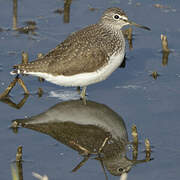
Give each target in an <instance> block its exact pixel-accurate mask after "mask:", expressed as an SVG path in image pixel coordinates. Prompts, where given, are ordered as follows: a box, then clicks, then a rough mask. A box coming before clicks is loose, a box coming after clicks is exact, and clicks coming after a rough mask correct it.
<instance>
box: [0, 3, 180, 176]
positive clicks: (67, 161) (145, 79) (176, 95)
mask: <svg viewBox="0 0 180 180" xmlns="http://www.w3.org/2000/svg"><path fill="white" fill-rule="evenodd" d="M63 3H64V1H61V0H56V1H49V0H38V1H19V2H18V27H22V26H24V23H25V22H26V21H29V20H32V21H35V22H36V23H37V28H38V29H37V30H36V33H37V35H36V36H35V35H32V34H20V33H18V32H15V31H13V30H12V17H13V11H12V6H13V4H12V1H1V2H0V27H1V28H2V29H3V30H4V31H2V32H0V92H3V90H4V89H5V88H6V87H7V86H8V85H9V83H10V82H11V81H12V79H13V77H12V76H11V75H10V74H9V72H10V71H11V67H12V66H13V65H14V64H17V63H20V61H21V53H22V51H25V52H28V54H29V59H34V58H36V57H37V54H38V53H40V52H41V53H47V52H48V51H49V50H50V49H52V48H54V47H55V46H56V45H57V44H58V43H60V42H61V41H62V40H63V39H65V38H66V37H67V36H68V35H69V34H70V33H71V32H74V31H76V30H78V29H80V28H82V27H84V26H86V25H89V24H92V23H95V22H96V21H97V20H98V18H99V17H100V16H101V14H102V12H103V11H104V10H105V9H106V8H108V7H112V6H117V7H121V8H122V9H124V10H125V11H126V12H127V14H128V16H129V19H131V20H133V21H135V22H137V23H139V24H143V25H146V26H149V27H150V28H151V29H152V30H151V31H150V32H149V31H145V30H143V29H138V28H133V34H134V36H133V37H134V39H133V49H132V50H129V49H128V44H127V48H126V57H127V62H126V67H125V68H123V69H122V68H120V69H118V70H116V72H114V73H113V74H112V75H111V77H109V78H108V79H107V80H106V81H103V82H101V83H98V84H95V85H92V86H89V87H88V89H87V93H88V99H90V100H93V101H95V102H97V103H101V104H105V105H107V106H108V107H109V108H110V109H112V110H113V111H114V112H116V113H117V114H119V116H121V117H122V118H123V120H124V123H125V125H126V128H127V132H128V134H129V139H130V140H131V126H132V125H133V124H135V125H136V126H137V129H138V132H139V140H140V142H141V144H140V149H139V159H142V158H143V157H144V156H145V154H144V153H143V151H144V144H143V143H144V140H145V138H148V139H149V140H150V143H151V145H152V146H153V149H152V150H153V152H152V154H151V156H152V157H153V158H154V160H153V161H150V162H148V163H144V164H139V165H136V166H135V167H133V168H132V170H131V171H130V172H129V173H128V179H129V180H130V179H139V180H141V179H142V180H143V179H147V180H150V179H159V180H164V179H171V180H172V179H173V180H176V179H177V180H178V179H179V166H180V161H179V157H180V152H179V149H180V142H179V137H180V131H179V127H180V122H179V116H180V111H179V109H180V108H179V107H180V91H179V89H180V83H179V81H180V72H179V69H180V63H179V62H180V61H179V59H180V53H179V38H178V37H179V36H180V24H179V23H178V21H179V17H180V12H179V9H180V2H179V1H178V0H174V1H153V0H148V1H142V0H141V1H135V0H131V1H130V0H129V1H126V0H121V1H118V0H109V1H105V0H102V1H95V0H93V1H88V0H86V1H82V0H78V1H73V2H72V4H71V8H70V22H69V23H64V22H63V14H62V15H59V14H55V13H53V11H54V10H56V9H57V8H63V6H64V5H63ZM137 3H138V4H137ZM139 3H140V4H139ZM154 4H161V5H164V6H165V8H155V7H154ZM88 7H95V8H97V9H98V10H95V11H90V10H89V8H88ZM161 34H165V35H167V38H168V42H169V48H170V49H171V50H172V53H170V55H169V58H168V64H167V65H166V66H163V65H162V53H161V52H160V50H161V41H160V35H161ZM153 71H157V72H158V74H160V76H159V77H158V78H157V80H154V79H153V78H152V76H150V74H151V73H152V72H153ZM23 80H24V82H25V84H26V85H27V87H28V89H29V91H30V92H31V95H30V96H29V98H28V99H27V101H26V103H25V104H24V106H23V107H22V108H21V109H15V108H13V107H11V106H9V105H7V104H5V103H3V102H1V103H0V114H1V117H0V121H1V126H0V134H1V135H0V143H1V145H0V147H1V148H0V152H1V153H0V162H1V163H0V177H1V179H11V168H10V165H11V163H12V161H13V160H14V159H15V155H16V150H17V147H18V146H19V145H23V159H24V163H23V176H24V179H26V180H28V179H29V180H30V179H32V178H33V177H32V172H37V173H40V174H42V175H43V174H47V175H48V177H49V179H50V180H53V179H85V178H86V179H92V178H94V179H105V177H104V174H103V172H102V168H101V167H100V164H99V163H98V162H97V161H95V160H89V161H88V162H87V163H86V164H85V165H84V166H83V167H81V168H80V170H78V171H77V172H76V173H71V170H72V169H73V168H74V167H75V166H76V165H77V164H78V163H79V162H80V161H81V160H82V156H80V155H79V154H78V153H77V152H76V151H74V150H72V149H70V148H69V147H67V146H65V145H63V144H61V143H59V142H57V141H56V140H55V139H53V138H51V137H50V136H47V135H44V134H41V133H39V132H36V131H33V130H28V129H23V128H20V129H19V131H18V133H17V134H14V133H13V132H12V130H11V129H10V128H9V127H10V125H11V121H12V120H14V119H21V118H22V119H23V118H25V117H31V116H34V115H38V114H40V113H42V112H45V111H46V110H47V109H49V108H50V107H52V106H53V105H55V104H56V103H58V102H62V101H64V100H68V99H73V98H74V97H76V95H77V94H76V90H75V88H63V87H59V86H56V85H53V84H50V83H48V82H44V83H40V82H38V81H37V78H35V77H30V76H28V77H23ZM39 87H41V88H42V89H43V91H44V95H43V96H42V97H41V98H39V97H38V95H37V94H36V93H37V89H38V88H39ZM52 94H53V95H54V94H56V96H55V97H53V96H52ZM58 94H60V95H61V96H60V97H59V96H58ZM10 95H11V100H13V101H14V102H16V103H18V102H19V101H20V99H22V98H23V90H22V89H21V88H20V87H19V86H18V85H17V86H16V87H15V88H14V89H13V90H12V92H11V94H10ZM65 97H66V98H65ZM108 177H109V179H119V177H116V176H112V175H111V174H110V173H108Z"/></svg>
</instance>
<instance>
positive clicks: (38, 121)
mask: <svg viewBox="0 0 180 180" xmlns="http://www.w3.org/2000/svg"><path fill="white" fill-rule="evenodd" d="M13 124H16V125H19V126H22V127H24V128H28V129H32V130H35V131H39V132H41V133H44V134H48V135H49V136H51V137H53V138H55V139H56V140H57V141H59V142H61V143H63V144H65V145H67V146H68V147H70V148H72V149H74V150H76V151H78V152H79V153H80V154H81V155H82V156H83V157H84V159H83V160H82V161H81V162H80V163H79V164H78V165H77V166H76V167H74V169H73V170H72V171H73V172H75V171H77V170H78V169H79V168H80V167H81V166H82V165H84V164H85V162H86V161H87V160H88V159H89V157H92V155H93V156H94V155H95V159H96V160H98V161H100V163H101V165H102V167H103V169H106V170H108V171H109V172H110V173H111V174H112V175H115V176H120V175H121V174H122V173H125V172H129V170H130V169H131V168H132V166H133V165H135V164H137V163H141V162H147V161H149V160H150V158H148V159H144V160H137V157H136V158H133V160H130V159H129V158H128V157H127V156H126V153H127V145H128V144H129V141H128V134H127V130H126V126H125V123H124V121H123V119H122V118H121V117H120V116H119V115H118V114H117V113H116V112H114V111H113V110H111V109H110V108H109V107H107V106H106V105H103V104H99V103H97V102H93V101H87V104H86V105H84V104H83V102H82V101H81V100H71V101H67V102H61V103H59V104H56V105H55V106H53V107H51V108H50V109H48V110H47V111H46V112H43V113H41V114H39V115H37V116H33V117H31V118H27V119H19V120H14V121H13ZM137 143H138V142H137Z"/></svg>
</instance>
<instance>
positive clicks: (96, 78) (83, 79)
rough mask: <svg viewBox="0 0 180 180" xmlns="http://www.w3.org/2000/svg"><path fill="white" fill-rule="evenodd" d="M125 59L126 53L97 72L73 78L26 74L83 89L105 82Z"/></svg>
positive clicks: (77, 75)
mask: <svg viewBox="0 0 180 180" xmlns="http://www.w3.org/2000/svg"><path fill="white" fill-rule="evenodd" d="M121 53H122V52H121ZM123 59H124V52H123V53H122V54H116V55H113V56H111V57H110V60H109V62H108V64H107V65H106V66H103V67H102V68H100V69H98V70H97V71H95V72H90V73H81V74H76V75H72V76H63V75H59V76H53V75H51V74H47V73H41V72H28V73H26V74H31V75H34V76H39V77H42V78H44V79H46V80H47V81H50V82H52V83H54V84H57V85H60V86H81V87H83V86H88V85H90V84H94V83H97V82H100V81H103V80H105V79H106V78H107V77H108V76H110V75H111V73H112V72H113V71H115V70H116V69H117V68H118V67H119V66H120V65H121V63H122V62H123Z"/></svg>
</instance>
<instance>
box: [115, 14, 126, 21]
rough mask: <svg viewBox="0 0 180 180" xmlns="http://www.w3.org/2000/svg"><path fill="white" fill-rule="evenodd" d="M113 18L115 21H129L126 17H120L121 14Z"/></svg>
mask: <svg viewBox="0 0 180 180" xmlns="http://www.w3.org/2000/svg"><path fill="white" fill-rule="evenodd" d="M113 18H114V19H115V20H118V19H121V20H124V21H127V20H128V19H127V17H126V16H120V15H119V14H115V15H114V16H113Z"/></svg>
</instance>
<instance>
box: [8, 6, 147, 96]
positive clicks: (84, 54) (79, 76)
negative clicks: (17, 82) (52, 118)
mask: <svg viewBox="0 0 180 180" xmlns="http://www.w3.org/2000/svg"><path fill="white" fill-rule="evenodd" d="M126 25H133V26H137V27H139V28H143V29H146V30H150V28H148V27H146V26H143V25H139V24H136V23H135V22H133V21H130V20H129V19H128V16H127V15H126V14H125V12H124V11H123V10H122V9H121V8H118V7H112V8H108V9H106V10H105V11H104V13H103V14H102V16H101V18H100V19H99V20H98V21H97V23H96V24H92V25H89V26H87V27H85V28H83V29H80V30H79V31H77V32H73V33H71V34H70V35H69V36H68V37H67V38H66V39H65V40H64V41H63V42H62V43H60V44H59V45H57V46H56V47H55V48H54V49H52V50H50V51H49V52H48V53H47V54H45V55H44V56H42V57H40V58H37V59H35V60H33V61H31V62H28V63H27V64H18V65H14V66H13V71H12V72H11V74H16V75H19V74H24V75H33V76H38V77H42V78H44V79H45V80H47V81H50V82H51V83H54V84H57V85H60V86H71V87H81V88H82V91H81V93H80V97H81V98H82V99H84V98H85V97H86V88H87V86H89V85H91V84H94V83H98V82H101V81H103V80H105V79H107V78H108V77H109V76H110V75H111V74H112V72H114V71H115V70H116V69H117V68H118V67H119V66H120V65H121V63H122V62H123V59H124V56H125V39H124V36H123V33H122V28H123V27H124V26H126Z"/></svg>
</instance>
